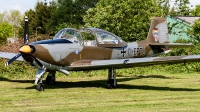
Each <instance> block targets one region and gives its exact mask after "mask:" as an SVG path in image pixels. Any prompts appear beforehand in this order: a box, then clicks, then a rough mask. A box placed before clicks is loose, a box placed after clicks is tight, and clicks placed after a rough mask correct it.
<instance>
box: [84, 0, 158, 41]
mask: <svg viewBox="0 0 200 112" xmlns="http://www.w3.org/2000/svg"><path fill="white" fill-rule="evenodd" d="M154 16H161V9H160V8H159V6H158V4H157V2H156V1H155V0H126V1H124V0H108V1H107V0H99V2H98V3H97V5H96V7H95V8H90V9H89V10H88V11H87V14H86V15H85V16H84V22H85V23H86V24H85V26H86V27H97V28H102V29H105V30H108V31H110V32H113V33H114V34H116V35H118V36H119V37H122V38H123V39H124V40H125V41H136V40H142V39H145V38H146V36H147V32H148V31H149V27H150V23H151V20H150V18H151V17H154Z"/></svg>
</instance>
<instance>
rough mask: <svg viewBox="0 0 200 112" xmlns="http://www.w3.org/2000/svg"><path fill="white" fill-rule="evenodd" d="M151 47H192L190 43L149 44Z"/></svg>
mask: <svg viewBox="0 0 200 112" xmlns="http://www.w3.org/2000/svg"><path fill="white" fill-rule="evenodd" d="M149 45H150V46H152V47H162V48H180V47H193V46H194V45H193V44H192V43H151V44H149Z"/></svg>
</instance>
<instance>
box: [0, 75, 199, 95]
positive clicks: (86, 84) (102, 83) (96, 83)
mask: <svg viewBox="0 0 200 112" xmlns="http://www.w3.org/2000/svg"><path fill="white" fill-rule="evenodd" d="M143 78H160V79H174V78H171V77H165V76H162V75H148V76H143V75H140V76H135V77H126V78H119V79H117V82H125V81H131V80H132V81H133V80H137V79H143ZM0 81H2V78H0ZM3 81H9V82H18V83H32V84H33V83H34V80H9V79H3ZM43 82H44V83H45V81H43ZM106 82H107V80H91V81H77V82H67V81H66V82H63V81H57V82H56V84H55V85H45V84H44V88H45V89H59V88H63V89H64V88H91V87H95V88H106ZM35 88H36V85H33V86H31V87H27V88H25V89H35ZM117 88H119V89H139V90H158V91H200V89H192V88H171V87H161V86H159V87H158V86H149V85H131V84H118V85H117Z"/></svg>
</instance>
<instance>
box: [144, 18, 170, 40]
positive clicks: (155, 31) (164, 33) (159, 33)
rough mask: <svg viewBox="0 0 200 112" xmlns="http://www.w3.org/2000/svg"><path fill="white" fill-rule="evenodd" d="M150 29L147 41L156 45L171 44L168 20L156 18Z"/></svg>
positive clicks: (153, 19)
mask: <svg viewBox="0 0 200 112" xmlns="http://www.w3.org/2000/svg"><path fill="white" fill-rule="evenodd" d="M151 20H152V23H151V26H150V29H149V33H148V36H147V40H148V41H149V42H151V43H152V42H155V43H169V37H168V27H167V20H166V18H162V17H154V18H152V19H151Z"/></svg>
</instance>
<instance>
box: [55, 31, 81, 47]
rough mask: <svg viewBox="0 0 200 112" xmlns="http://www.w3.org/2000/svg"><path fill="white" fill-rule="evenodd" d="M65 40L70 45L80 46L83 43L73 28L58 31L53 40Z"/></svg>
mask: <svg viewBox="0 0 200 112" xmlns="http://www.w3.org/2000/svg"><path fill="white" fill-rule="evenodd" d="M60 38H62V39H67V40H69V41H71V42H72V43H76V44H80V45H82V43H83V38H82V37H81V35H80V33H79V31H78V30H76V29H73V28H65V29H62V30H60V31H59V32H58V33H57V34H56V35H55V36H54V38H53V39H60Z"/></svg>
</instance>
